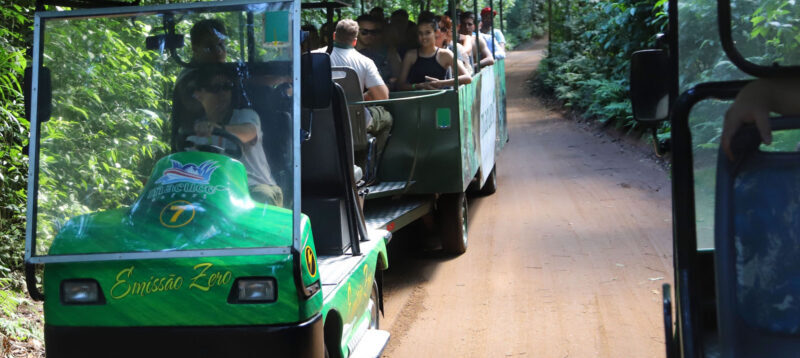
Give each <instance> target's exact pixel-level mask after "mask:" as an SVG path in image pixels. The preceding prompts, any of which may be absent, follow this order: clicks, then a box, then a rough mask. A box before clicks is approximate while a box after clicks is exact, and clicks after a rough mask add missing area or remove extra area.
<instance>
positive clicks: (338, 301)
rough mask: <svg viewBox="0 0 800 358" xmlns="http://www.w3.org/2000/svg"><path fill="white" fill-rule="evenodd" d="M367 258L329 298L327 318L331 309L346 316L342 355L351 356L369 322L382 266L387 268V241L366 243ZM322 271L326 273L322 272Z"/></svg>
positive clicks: (364, 246) (343, 322)
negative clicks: (354, 342)
mask: <svg viewBox="0 0 800 358" xmlns="http://www.w3.org/2000/svg"><path fill="white" fill-rule="evenodd" d="M362 250H364V252H363V254H364V256H363V260H362V261H361V262H360V263H359V264H358V265H357V266H356V267H355V269H354V270H353V271H352V272H351V273H350V275H349V276H348V277H347V279H345V280H344V281H342V282H341V283H340V284H339V286H338V287H336V289H335V290H334V291H333V292H332V293H331V294H329V295H328V297H326V298H325V301H324V303H323V309H322V311H323V313H322V314H323V317H324V318H326V319H327V317H328V314H329V313H330V311H336V312H337V313H338V314H339V315H340V316H341V318H342V325H343V327H341V328H342V337H341V338H342V340H341V349H342V356H347V353H348V352H347V349H348V348H347V346H348V344H350V342H351V341H352V340H353V339H355V338H357V337H356V336H355V335H356V333H357V332H358V329H357V328H358V327H360V326H361V325H364V324H368V323H369V322H368V321H365V320H367V319H369V315H368V314H367V313H368V312H367V309H368V303H369V297H370V294H371V292H372V285H373V282H374V280H375V272H376V270H377V269H378V267H385V261H384V260H383V258H385V257H386V242H385V240H372V241H366V242H362ZM321 274H323V275H324V274H325V273H324V272H322V273H321Z"/></svg>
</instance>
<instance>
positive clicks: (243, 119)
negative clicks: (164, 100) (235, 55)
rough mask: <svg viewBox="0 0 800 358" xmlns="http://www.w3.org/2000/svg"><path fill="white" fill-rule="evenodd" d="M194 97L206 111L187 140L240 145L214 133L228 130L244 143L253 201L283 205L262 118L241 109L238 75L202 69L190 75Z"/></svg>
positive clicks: (244, 157)
mask: <svg viewBox="0 0 800 358" xmlns="http://www.w3.org/2000/svg"><path fill="white" fill-rule="evenodd" d="M187 84H188V86H189V87H190V88H191V89H192V96H193V97H194V98H195V99H196V100H197V101H198V102H199V103H200V104H201V105H202V108H203V111H204V114H203V115H202V116H199V117H198V118H196V119H195V121H194V135H193V136H189V137H188V138H187V140H189V141H191V142H193V143H194V144H195V146H197V145H216V146H219V147H221V148H225V149H233V148H235V147H236V144H234V143H232V142H231V141H229V140H228V139H224V138H222V137H219V136H216V135H212V132H213V130H214V129H215V128H219V129H222V130H225V131H227V132H229V133H231V134H233V135H235V136H236V137H238V138H239V140H240V141H242V143H243V144H244V146H243V148H242V157H241V158H238V159H239V161H241V162H242V164H244V167H245V169H246V170H247V182H248V187H249V189H250V196H251V197H252V198H253V200H255V201H258V202H262V203H266V204H269V205H275V206H282V205H283V192H282V191H281V188H280V187H279V186H277V185H276V184H275V179H273V177H272V174H271V172H270V168H269V164H268V163H267V157H266V154H265V153H264V146H263V139H262V138H263V133H262V131H261V120H260V118H259V117H258V114H257V113H256V112H255V111H253V110H252V109H239V108H237V107H238V106H237V103H236V98H235V97H234V89H236V87H237V86H236V84H235V82H234V76H231V75H230V74H229V73H226V72H220V71H213V70H211V71H209V70H208V69H205V68H204V69H202V70H201V71H195V72H194V73H192V74H190V75H189V78H188V79H187Z"/></svg>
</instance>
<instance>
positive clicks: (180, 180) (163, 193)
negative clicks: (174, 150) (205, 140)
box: [147, 159, 225, 200]
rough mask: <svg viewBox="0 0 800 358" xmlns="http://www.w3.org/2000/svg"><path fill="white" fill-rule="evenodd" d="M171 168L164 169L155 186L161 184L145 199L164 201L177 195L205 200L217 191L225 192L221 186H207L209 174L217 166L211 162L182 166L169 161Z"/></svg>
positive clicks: (217, 166) (209, 178)
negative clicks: (199, 197)
mask: <svg viewBox="0 0 800 358" xmlns="http://www.w3.org/2000/svg"><path fill="white" fill-rule="evenodd" d="M170 162H172V166H171V167H169V168H167V169H164V171H163V172H162V173H161V177H160V178H158V179H156V181H155V183H156V184H161V185H158V186H156V187H154V188H153V189H152V190H150V191H149V192H148V193H147V199H149V200H156V199H165V198H167V196H169V197H171V198H172V197H175V196H176V195H179V194H186V195H181V198H187V195H188V197H198V196H201V197H203V198H205V196H206V195H210V194H214V193H216V192H217V191H220V190H225V186H222V185H209V184H208V183H209V182H210V181H211V174H213V173H214V171H215V170H217V168H219V165H218V164H217V162H215V161H213V160H206V161H204V162H202V163H200V164H195V163H187V164H183V163H181V162H179V161H177V160H174V159H171V160H170Z"/></svg>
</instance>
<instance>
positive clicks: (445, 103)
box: [378, 91, 462, 194]
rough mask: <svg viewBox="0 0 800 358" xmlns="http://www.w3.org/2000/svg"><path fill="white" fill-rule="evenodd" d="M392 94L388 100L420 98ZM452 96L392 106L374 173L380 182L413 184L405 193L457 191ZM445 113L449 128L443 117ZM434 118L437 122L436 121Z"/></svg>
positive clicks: (454, 102) (457, 151)
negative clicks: (388, 130) (389, 130)
mask: <svg viewBox="0 0 800 358" xmlns="http://www.w3.org/2000/svg"><path fill="white" fill-rule="evenodd" d="M423 93H424V92H422V91H414V92H398V93H392V94H391V95H392V98H402V97H407V96H414V95H420V94H423ZM457 103H458V102H457V99H456V93H455V92H446V93H443V94H441V95H438V96H434V97H429V98H423V99H419V100H409V101H402V102H397V103H392V104H389V105H387V106H386V108H387V109H388V110H389V112H391V113H392V118H393V121H394V123H393V124H392V133H391V137H390V138H389V141H388V142H387V145H386V149H385V150H384V153H383V157H382V158H381V161H380V168H379V169H378V177H379V180H380V181H383V182H389V181H400V182H405V181H407V180H409V179H410V180H413V181H415V182H416V183H415V184H414V185H413V186H412V187H411V188H410V190H409V193H410V194H415V193H454V192H458V191H459V190H461V187H462V178H461V172H462V168H461V164H462V163H461V161H459V160H458V158H459V157H460V156H461V150H462V148H461V143H460V138H459V136H460V133H459V132H460V131H461V130H462V128H461V124H462V123H460V122H459V112H458V107H457V106H458V104H457ZM446 113H449V118H450V120H449V125H446V126H443V125H442V124H445V122H446V120H444V119H443V118H441V117H442V115H443V114H446ZM437 114H438V117H439V118H438V119H439V120H437Z"/></svg>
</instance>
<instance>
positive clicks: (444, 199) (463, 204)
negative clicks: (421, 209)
mask: <svg viewBox="0 0 800 358" xmlns="http://www.w3.org/2000/svg"><path fill="white" fill-rule="evenodd" d="M438 213H439V215H438V216H439V225H440V226H439V228H440V229H441V231H442V250H443V251H444V252H445V253H448V254H454V255H460V254H463V253H464V252H466V251H467V241H468V240H467V215H468V213H469V212H468V210H467V196H466V195H465V194H464V193H454V194H442V196H441V197H439V208H438Z"/></svg>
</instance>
